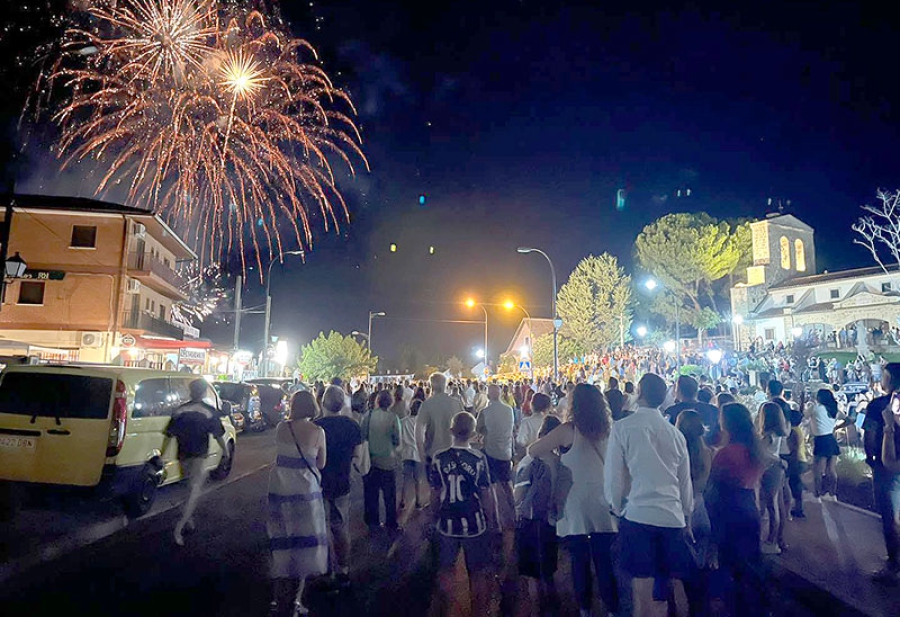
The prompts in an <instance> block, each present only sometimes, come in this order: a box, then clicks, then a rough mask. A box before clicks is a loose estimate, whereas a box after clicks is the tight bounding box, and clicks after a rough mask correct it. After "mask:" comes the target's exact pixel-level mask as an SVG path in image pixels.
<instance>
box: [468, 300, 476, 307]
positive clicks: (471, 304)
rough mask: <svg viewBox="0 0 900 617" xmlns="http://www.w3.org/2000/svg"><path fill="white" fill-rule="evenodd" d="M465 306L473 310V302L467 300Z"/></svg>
mask: <svg viewBox="0 0 900 617" xmlns="http://www.w3.org/2000/svg"><path fill="white" fill-rule="evenodd" d="M466 306H468V307H469V308H475V300H473V299H472V298H469V299H468V300H466Z"/></svg>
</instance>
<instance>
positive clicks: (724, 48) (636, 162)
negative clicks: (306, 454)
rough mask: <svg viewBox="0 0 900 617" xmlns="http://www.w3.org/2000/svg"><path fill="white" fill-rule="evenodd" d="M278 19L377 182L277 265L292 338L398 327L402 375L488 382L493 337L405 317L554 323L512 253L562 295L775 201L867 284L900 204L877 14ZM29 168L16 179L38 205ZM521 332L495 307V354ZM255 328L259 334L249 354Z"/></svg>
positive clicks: (542, 13)
mask: <svg viewBox="0 0 900 617" xmlns="http://www.w3.org/2000/svg"><path fill="white" fill-rule="evenodd" d="M310 4H312V6H310ZM282 11H283V13H284V17H285V20H286V22H287V23H288V24H289V25H290V26H291V28H292V30H293V32H294V34H295V35H297V36H301V37H304V38H306V39H308V40H309V41H310V42H311V43H313V45H315V46H316V48H317V49H318V50H319V52H320V55H321V57H322V59H323V61H324V63H325V68H326V70H328V71H329V73H330V74H331V76H332V78H334V79H335V81H336V83H337V84H338V85H341V86H342V87H344V88H346V89H347V90H348V91H349V92H350V93H351V94H352V96H353V98H354V101H355V102H356V104H357V106H358V109H359V112H360V116H359V122H360V125H361V127H362V131H363V139H364V149H365V151H366V153H367V155H368V157H369V160H370V163H371V166H372V172H371V173H364V174H361V175H360V176H359V177H358V178H356V179H355V180H347V181H344V182H342V187H343V189H344V191H345V195H346V196H347V198H348V201H349V204H350V209H351V213H352V222H351V224H350V225H349V226H345V227H344V228H343V229H342V230H341V233H340V234H339V235H335V234H332V235H330V236H326V235H325V234H324V233H322V232H321V225H320V226H319V230H320V233H319V236H318V239H317V242H316V244H315V246H314V250H313V251H312V252H311V253H310V254H309V256H308V259H307V262H306V263H305V264H303V263H302V262H301V261H300V260H299V259H298V258H296V257H289V258H288V260H289V261H288V262H287V265H286V266H285V267H284V268H283V269H282V268H279V267H278V266H276V267H275V268H273V272H275V275H274V278H273V280H272V295H273V306H274V309H273V310H274V315H273V334H277V335H281V336H284V337H286V338H288V339H289V340H291V341H298V340H299V341H306V340H309V339H310V338H312V337H313V336H315V334H317V333H318V332H319V330H322V329H325V330H328V329H331V328H334V329H337V330H341V331H344V332H349V331H350V330H353V329H358V330H365V328H366V320H367V312H368V311H369V310H376V311H385V312H386V313H387V314H388V318H387V319H383V320H379V321H376V326H375V329H374V339H375V341H374V345H375V351H376V353H377V354H378V355H381V356H384V357H385V358H386V360H387V361H388V364H387V366H392V365H394V364H395V362H396V360H397V359H398V358H399V355H400V349H401V347H403V346H404V345H406V346H410V347H416V348H418V349H420V350H421V358H422V359H424V360H432V359H436V358H437V357H441V356H443V357H447V356H450V355H454V354H455V355H458V356H459V357H461V358H464V359H471V360H472V363H473V364H474V363H475V360H474V358H473V356H472V350H473V349H474V348H476V347H480V346H481V337H482V333H483V330H482V329H481V326H479V325H463V324H438V323H429V322H424V321H407V319H420V320H425V319H475V320H480V319H482V317H481V311H478V310H477V309H476V311H475V312H471V311H469V310H467V309H465V308H463V307H461V306H460V302H461V300H462V299H464V298H465V297H466V296H467V295H472V296H473V297H475V298H477V299H480V300H482V301H485V302H499V301H502V299H504V298H505V297H513V298H515V299H517V300H519V301H522V302H524V303H525V304H526V305H527V306H528V308H529V310H530V311H531V312H532V314H533V315H534V316H536V317H537V316H547V315H548V313H549V297H550V289H549V287H550V282H549V273H548V270H547V264H546V262H544V261H543V259H541V258H540V257H539V256H535V255H518V254H517V253H516V252H515V249H516V247H517V246H520V245H532V246H537V247H540V248H542V249H544V250H545V251H547V252H548V253H549V254H550V255H551V256H552V257H553V258H554V261H555V263H556V266H557V270H558V273H559V277H560V283H562V282H564V280H565V278H566V276H567V274H568V272H569V271H570V270H571V269H572V268H573V267H574V266H575V264H576V263H577V261H578V260H579V259H580V258H581V257H583V256H585V255H587V254H589V253H595V254H596V253H600V252H603V251H608V252H610V253H613V254H614V255H616V256H618V257H619V258H620V259H621V260H622V261H623V263H624V264H625V265H626V267H628V268H631V265H632V260H633V259H632V252H633V246H632V245H633V240H634V237H635V236H636V235H637V233H638V232H639V231H640V229H641V228H642V227H643V226H644V225H646V224H647V223H649V222H651V221H652V220H654V219H655V218H657V217H659V216H661V215H663V214H666V213H669V212H678V211H699V210H703V211H706V212H709V213H710V214H712V215H714V216H717V217H722V218H736V217H755V218H758V217H762V216H764V215H765V214H766V213H767V212H769V211H772V210H773V209H774V208H773V207H769V206H767V200H768V199H769V198H772V199H774V200H776V201H777V200H781V202H782V203H783V204H784V205H785V211H786V212H790V213H793V214H795V215H797V216H798V217H799V218H801V219H803V220H805V221H806V222H808V223H810V224H811V225H813V226H814V227H815V228H816V230H817V248H818V262H819V267H820V269H832V270H833V269H839V268H845V267H854V266H866V265H871V264H872V260H871V258H870V256H869V255H868V254H867V253H866V252H865V250H864V249H862V248H861V247H857V246H854V245H853V244H852V233H853V232H852V231H851V230H850V225H851V224H852V223H853V221H854V220H855V218H856V217H857V216H859V214H860V211H859V205H860V204H862V203H865V202H871V201H873V200H874V198H875V191H876V189H877V188H879V187H881V188H886V189H895V188H900V177H898V174H897V173H896V172H897V170H896V156H895V155H894V152H893V150H894V148H895V144H896V143H897V142H898V137H900V135H898V112H897V110H896V109H895V108H894V106H893V105H892V103H893V102H894V101H895V100H896V95H897V85H896V79H895V73H896V67H895V65H894V62H893V60H894V58H895V57H896V52H895V50H894V48H893V47H894V41H895V40H896V37H897V35H898V32H897V29H898V24H897V23H896V22H895V21H893V22H892V21H890V15H888V14H885V13H883V12H881V13H879V12H877V7H876V6H875V3H872V6H871V8H865V7H860V6H856V5H851V4H837V3H827V4H825V3H796V2H794V3H783V2H778V3H775V2H771V3H770V2H765V3H760V2H754V3H730V4H729V6H727V7H723V6H722V5H721V4H717V5H716V7H715V9H705V8H702V7H700V5H697V4H691V5H690V6H689V7H688V8H675V7H674V6H672V5H670V6H669V7H668V8H665V9H660V8H656V7H653V6H650V5H648V6H645V7H641V6H640V5H639V4H637V3H634V2H631V3H627V4H625V5H622V6H620V5H616V4H614V3H608V2H607V3H602V6H601V4H600V3H596V5H594V3H590V4H584V5H581V4H578V3H559V2H553V1H548V0H541V1H536V0H526V1H511V0H494V1H492V2H459V1H457V2H445V1H439V0H432V1H430V2H393V3H387V2H359V1H355V2H351V1H335V0H330V1H327V2H325V1H323V2H320V1H319V0H313V2H312V3H310V2H288V1H287V0H283V2H282ZM33 171H34V170H33V169H28V170H24V171H21V172H20V180H21V181H22V182H23V183H24V184H25V186H27V183H28V181H29V177H30V176H31V175H32V173H33ZM620 188H624V189H626V190H627V205H626V208H625V210H624V211H621V212H620V211H617V209H616V191H617V189H620ZM686 189H690V190H691V194H690V197H684V194H685V191H686ZM72 190H73V191H75V192H83V191H84V189H83V188H75V189H72ZM679 190H681V191H682V197H680V198H679V197H677V192H678V191H679ZM420 195H424V196H425V204H424V205H421V204H420ZM788 200H790V205H787V202H788ZM391 243H396V244H397V252H396V253H391V252H390V251H389V246H390V244H391ZM431 246H433V247H434V248H435V252H434V254H433V255H431V254H430V253H429V247H431ZM250 275H251V276H250V278H251V286H250V288H249V290H248V291H247V294H248V303H250V304H253V303H259V302H260V301H261V298H262V292H261V290H260V285H259V282H258V278H257V273H256V272H251V273H250ZM519 317H520V314H519V315H516V314H507V313H506V312H505V311H503V310H502V309H493V310H492V313H491V319H490V327H491V330H492V336H491V342H490V345H491V352H492V356H494V357H496V355H497V353H498V352H499V351H502V350H505V348H506V345H507V343H508V341H509V337H510V335H511V333H512V329H513V328H514V327H515V325H516V323H517V322H518V319H519ZM261 322H262V319H261V316H258V315H251V316H248V317H247V318H246V319H245V324H246V328H245V330H244V335H243V337H242V343H243V344H244V345H245V346H253V345H254V342H255V341H258V340H259V339H260V338H261V330H262V323H261ZM205 333H206V334H207V335H211V336H213V337H214V338H220V339H222V340H225V341H227V340H230V339H229V335H228V334H227V332H225V331H224V330H223V329H221V328H218V329H217V328H208V329H207V330H205ZM256 345H257V346H258V345H259V343H256Z"/></svg>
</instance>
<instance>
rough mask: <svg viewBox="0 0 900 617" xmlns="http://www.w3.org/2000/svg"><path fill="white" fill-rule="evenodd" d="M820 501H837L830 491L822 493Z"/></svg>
mask: <svg viewBox="0 0 900 617" xmlns="http://www.w3.org/2000/svg"><path fill="white" fill-rule="evenodd" d="M822 501H833V502H836V501H837V497H835V496H834V495H832V494H831V493H825V494H824V495H822Z"/></svg>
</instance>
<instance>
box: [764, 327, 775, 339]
mask: <svg viewBox="0 0 900 617" xmlns="http://www.w3.org/2000/svg"><path fill="white" fill-rule="evenodd" d="M763 336H764V338H765V339H766V340H767V341H774V340H775V328H766V329H765V331H764V332H763Z"/></svg>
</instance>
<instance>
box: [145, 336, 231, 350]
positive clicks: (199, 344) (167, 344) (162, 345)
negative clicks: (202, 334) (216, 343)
mask: <svg viewBox="0 0 900 617" xmlns="http://www.w3.org/2000/svg"><path fill="white" fill-rule="evenodd" d="M136 346H137V347H140V348H141V349H184V348H186V347H190V348H191V349H212V346H213V345H212V342H211V341H207V340H193V341H169V340H165V339H157V338H146V337H143V336H139V337H138V339H137V345H136Z"/></svg>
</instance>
